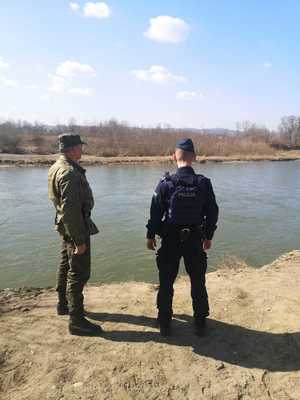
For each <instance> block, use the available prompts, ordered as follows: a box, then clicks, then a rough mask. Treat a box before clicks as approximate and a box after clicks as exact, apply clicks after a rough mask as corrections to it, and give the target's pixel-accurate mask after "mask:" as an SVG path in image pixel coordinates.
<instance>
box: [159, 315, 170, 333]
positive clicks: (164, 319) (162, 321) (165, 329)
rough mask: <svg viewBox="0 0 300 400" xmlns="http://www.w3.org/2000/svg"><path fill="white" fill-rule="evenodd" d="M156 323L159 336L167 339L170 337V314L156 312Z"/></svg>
mask: <svg viewBox="0 0 300 400" xmlns="http://www.w3.org/2000/svg"><path fill="white" fill-rule="evenodd" d="M157 323H158V325H159V330H160V334H161V336H164V337H167V336H171V335H172V326H171V324H172V313H167V312H161V311H159V312H158V316H157Z"/></svg>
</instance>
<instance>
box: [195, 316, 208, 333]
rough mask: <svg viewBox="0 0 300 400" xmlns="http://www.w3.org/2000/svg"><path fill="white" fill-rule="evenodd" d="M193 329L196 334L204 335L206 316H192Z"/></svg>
mask: <svg viewBox="0 0 300 400" xmlns="http://www.w3.org/2000/svg"><path fill="white" fill-rule="evenodd" d="M194 330H195V334H196V335H197V336H200V337H201V336H205V333H206V317H197V316H195V317H194Z"/></svg>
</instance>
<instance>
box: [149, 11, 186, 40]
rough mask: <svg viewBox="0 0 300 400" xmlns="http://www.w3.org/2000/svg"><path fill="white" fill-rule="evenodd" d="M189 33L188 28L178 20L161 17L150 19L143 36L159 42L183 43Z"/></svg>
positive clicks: (165, 16) (183, 22)
mask: <svg viewBox="0 0 300 400" xmlns="http://www.w3.org/2000/svg"><path fill="white" fill-rule="evenodd" d="M189 31H190V26H189V25H188V24H187V23H186V22H185V21H183V20H182V19H180V18H174V17H169V16H167V15H161V16H159V17H156V18H151V19H150V26H149V28H148V30H147V32H144V35H145V36H146V37H148V38H149V39H152V40H157V41H159V42H171V43H179V42H183V41H184V40H185V39H186V38H187V36H188V34H189Z"/></svg>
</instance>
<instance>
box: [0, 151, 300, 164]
mask: <svg viewBox="0 0 300 400" xmlns="http://www.w3.org/2000/svg"><path fill="white" fill-rule="evenodd" d="M57 157H58V154H50V155H49V154H0V166H2V167H8V166H16V167H31V166H49V165H51V164H52V163H53V162H54V161H55V160H56V159H57ZM295 160H300V151H299V150H295V151H284V152H278V153H275V154H272V155H270V154H267V155H232V156H208V157H205V156H198V157H197V162H199V163H206V162H214V163H217V162H227V163H228V162H251V161H253V162H254V161H295ZM168 162H172V157H171V156H128V157H127V156H126V157H97V156H90V155H84V156H83V157H82V164H84V165H111V164H112V165H113V164H147V163H168Z"/></svg>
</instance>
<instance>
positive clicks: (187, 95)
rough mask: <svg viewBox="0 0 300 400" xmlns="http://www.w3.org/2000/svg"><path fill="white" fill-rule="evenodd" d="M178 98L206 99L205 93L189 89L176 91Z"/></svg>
mask: <svg viewBox="0 0 300 400" xmlns="http://www.w3.org/2000/svg"><path fill="white" fill-rule="evenodd" d="M176 99H177V100H192V99H200V100H203V99H204V95H203V94H202V93H197V92H189V91H187V90H183V91H181V92H177V93H176Z"/></svg>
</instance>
